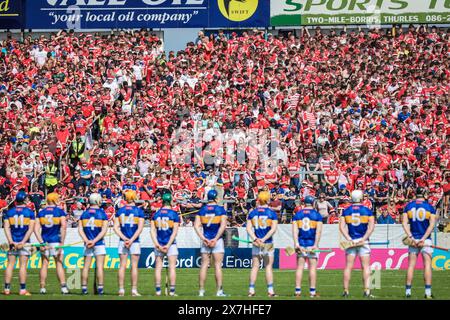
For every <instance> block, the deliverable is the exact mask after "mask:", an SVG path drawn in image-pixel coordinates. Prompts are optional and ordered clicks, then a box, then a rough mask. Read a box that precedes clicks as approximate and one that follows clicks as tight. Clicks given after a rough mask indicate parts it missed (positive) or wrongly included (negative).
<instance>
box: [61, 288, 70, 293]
mask: <svg viewBox="0 0 450 320" xmlns="http://www.w3.org/2000/svg"><path fill="white" fill-rule="evenodd" d="M61 294H70V292H69V289H67V287H66V286H64V287H61Z"/></svg>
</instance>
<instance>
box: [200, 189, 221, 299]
mask: <svg viewBox="0 0 450 320" xmlns="http://www.w3.org/2000/svg"><path fill="white" fill-rule="evenodd" d="M207 198H208V203H206V204H205V205H203V207H202V208H201V209H200V211H199V212H198V214H197V215H196V216H195V222H194V229H195V232H196V233H197V235H198V236H199V237H200V240H201V241H202V246H201V249H200V253H201V255H202V264H201V266H200V276H199V285H200V290H199V296H200V297H203V296H204V295H205V281H206V275H207V272H208V267H209V262H210V258H211V255H212V256H213V258H214V269H215V273H216V287H217V293H216V296H218V297H226V296H227V295H226V294H225V293H224V292H223V289H222V283H223V278H222V261H223V256H224V253H225V247H224V243H223V239H222V236H223V233H224V232H225V228H226V227H227V214H226V211H225V209H224V208H223V207H222V206H219V205H218V204H217V202H216V199H217V191H216V190H210V191H208V193H207Z"/></svg>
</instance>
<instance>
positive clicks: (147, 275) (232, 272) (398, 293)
mask: <svg viewBox="0 0 450 320" xmlns="http://www.w3.org/2000/svg"><path fill="white" fill-rule="evenodd" d="M139 271H140V272H139V288H138V290H139V292H140V293H141V294H142V295H143V296H142V297H139V298H135V297H131V287H130V285H129V281H130V278H129V272H128V273H127V278H126V279H127V282H128V284H127V286H126V288H125V289H126V296H125V297H118V296H117V290H118V287H117V270H105V278H106V281H105V295H104V296H101V297H99V296H96V295H93V294H92V290H93V282H92V281H93V272H91V275H90V279H89V281H90V282H89V286H88V289H89V293H90V294H89V295H87V296H82V295H81V290H80V289H72V290H71V294H70V295H67V296H63V295H61V294H60V293H59V292H60V290H59V286H58V283H57V280H56V273H55V270H54V269H51V270H50V272H49V276H48V280H47V294H46V295H40V294H39V270H29V273H28V281H27V289H28V290H29V291H30V292H31V293H32V294H33V295H32V296H30V297H21V296H19V295H18V290H19V283H18V282H19V281H18V273H17V270H15V273H14V278H13V282H12V284H11V289H12V290H11V295H10V296H4V295H0V300H11V299H23V300H27V299H38V300H55V299H58V300H75V299H81V300H88V299H90V300H92V299H100V300H112V299H114V300H127V299H133V300H135V299H136V300H138V299H139V300H162V299H177V300H183V299H186V300H187V299H200V300H209V299H218V300H221V299H233V300H243V299H245V300H247V299H249V300H252V299H269V298H268V297H267V295H266V286H265V284H264V273H262V272H260V274H259V276H258V281H257V283H256V297H255V298H248V297H247V291H248V277H249V272H250V271H249V270H248V269H224V270H223V275H224V291H225V293H227V294H229V295H230V297H228V298H216V297H215V291H216V290H215V285H214V274H213V270H211V269H210V270H209V274H208V279H207V286H206V294H205V297H204V298H199V297H197V294H198V272H199V269H178V270H177V287H176V292H177V294H178V297H166V296H161V297H156V296H155V290H154V278H153V274H154V270H153V269H140V270H139ZM1 272H2V273H1V276H0V278H1V281H2V283H1V285H2V286H3V270H2V271H1ZM305 276H307V273H305V274H304V279H303V284H302V292H303V297H301V298H295V297H294V296H293V294H294V281H295V273H294V271H293V270H276V271H274V278H275V281H274V287H275V291H276V293H277V294H278V295H279V297H277V298H270V299H278V300H295V299H301V300H309V299H310V298H309V287H308V281H307V277H306V278H305ZM164 278H165V271H164V270H163V281H164ZM379 280H380V281H379V285H380V287H381V289H374V290H373V291H372V293H373V295H374V296H375V299H387V300H397V299H404V280H405V271H404V270H402V271H393V270H389V271H381V274H380V278H379ZM449 288H450V272H449V271H434V272H433V295H434V296H435V298H436V299H446V300H448V299H450V290H449ZM162 290H163V293H164V284H163V285H162ZM317 292H318V293H320V296H321V297H320V298H318V299H339V300H340V299H342V298H341V293H342V271H341V270H319V271H318V282H317ZM423 295H424V287H423V276H422V271H421V270H417V271H416V274H415V279H414V283H413V292H412V298H411V299H423ZM350 299H362V281H361V271H360V270H355V271H353V273H352V280H351V286H350Z"/></svg>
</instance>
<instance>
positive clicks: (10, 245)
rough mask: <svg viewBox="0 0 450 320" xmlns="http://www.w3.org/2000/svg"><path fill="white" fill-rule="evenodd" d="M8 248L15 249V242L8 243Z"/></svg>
mask: <svg viewBox="0 0 450 320" xmlns="http://www.w3.org/2000/svg"><path fill="white" fill-rule="evenodd" d="M9 248H10V250H17V242H14V241H13V242H11V243H10V244H9Z"/></svg>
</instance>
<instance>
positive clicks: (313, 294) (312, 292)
mask: <svg viewBox="0 0 450 320" xmlns="http://www.w3.org/2000/svg"><path fill="white" fill-rule="evenodd" d="M309 295H311V296H315V295H316V288H309Z"/></svg>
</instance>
